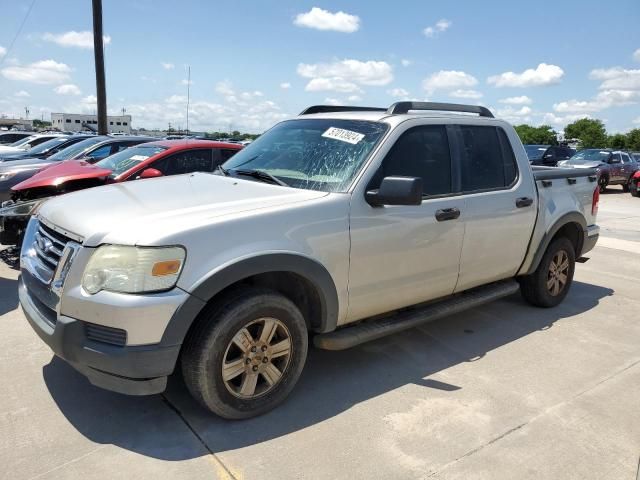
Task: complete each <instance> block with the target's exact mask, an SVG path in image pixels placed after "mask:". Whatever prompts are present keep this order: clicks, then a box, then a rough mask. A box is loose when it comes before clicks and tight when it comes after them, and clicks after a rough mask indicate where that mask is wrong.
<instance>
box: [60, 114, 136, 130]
mask: <svg viewBox="0 0 640 480" xmlns="http://www.w3.org/2000/svg"><path fill="white" fill-rule="evenodd" d="M85 125H86V126H87V127H88V128H89V129H94V130H97V129H98V116H97V115H81V114H77V113H52V114H51V127H52V128H56V129H58V130H62V131H65V132H79V131H80V130H83V129H84V126H85ZM107 128H108V129H109V133H126V134H130V133H131V115H118V116H108V117H107Z"/></svg>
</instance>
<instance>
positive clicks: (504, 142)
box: [460, 125, 518, 192]
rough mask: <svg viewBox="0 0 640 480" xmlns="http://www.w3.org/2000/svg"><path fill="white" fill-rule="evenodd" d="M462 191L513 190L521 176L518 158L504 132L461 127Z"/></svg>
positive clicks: (493, 128)
mask: <svg viewBox="0 0 640 480" xmlns="http://www.w3.org/2000/svg"><path fill="white" fill-rule="evenodd" d="M460 131H461V137H462V145H461V156H462V165H461V174H462V191H463V192H476V191H482V190H495V189H504V188H509V187H511V186H512V185H513V184H514V183H515V181H516V178H517V176H518V169H517V166H516V158H515V155H514V154H513V150H512V149H511V144H510V143H509V140H508V138H507V136H506V134H505V133H504V131H503V130H502V129H501V128H496V127H483V126H473V125H461V126H460Z"/></svg>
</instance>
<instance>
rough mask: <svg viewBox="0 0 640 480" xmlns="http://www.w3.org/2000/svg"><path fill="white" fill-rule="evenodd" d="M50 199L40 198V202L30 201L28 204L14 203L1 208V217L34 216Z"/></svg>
mask: <svg viewBox="0 0 640 480" xmlns="http://www.w3.org/2000/svg"><path fill="white" fill-rule="evenodd" d="M48 199H49V198H48V197H47V198H39V199H38V200H30V201H28V202H20V203H14V204H11V205H7V206H5V207H3V208H0V217H28V216H29V215H34V214H35V213H36V212H37V211H38V208H40V205H42V204H43V203H44V202H45V201H46V200H48Z"/></svg>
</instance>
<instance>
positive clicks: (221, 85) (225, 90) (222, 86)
mask: <svg viewBox="0 0 640 480" xmlns="http://www.w3.org/2000/svg"><path fill="white" fill-rule="evenodd" d="M215 91H216V92H217V93H219V94H220V95H224V96H230V95H234V94H235V91H234V90H233V84H232V83H231V82H230V81H229V80H224V81H222V82H218V83H217V84H216V87H215Z"/></svg>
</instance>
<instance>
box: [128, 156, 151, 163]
mask: <svg viewBox="0 0 640 480" xmlns="http://www.w3.org/2000/svg"><path fill="white" fill-rule="evenodd" d="M147 158H149V155H134V156H132V157H131V158H130V159H129V160H138V161H139V162H141V161H143V160H146V159H147Z"/></svg>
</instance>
